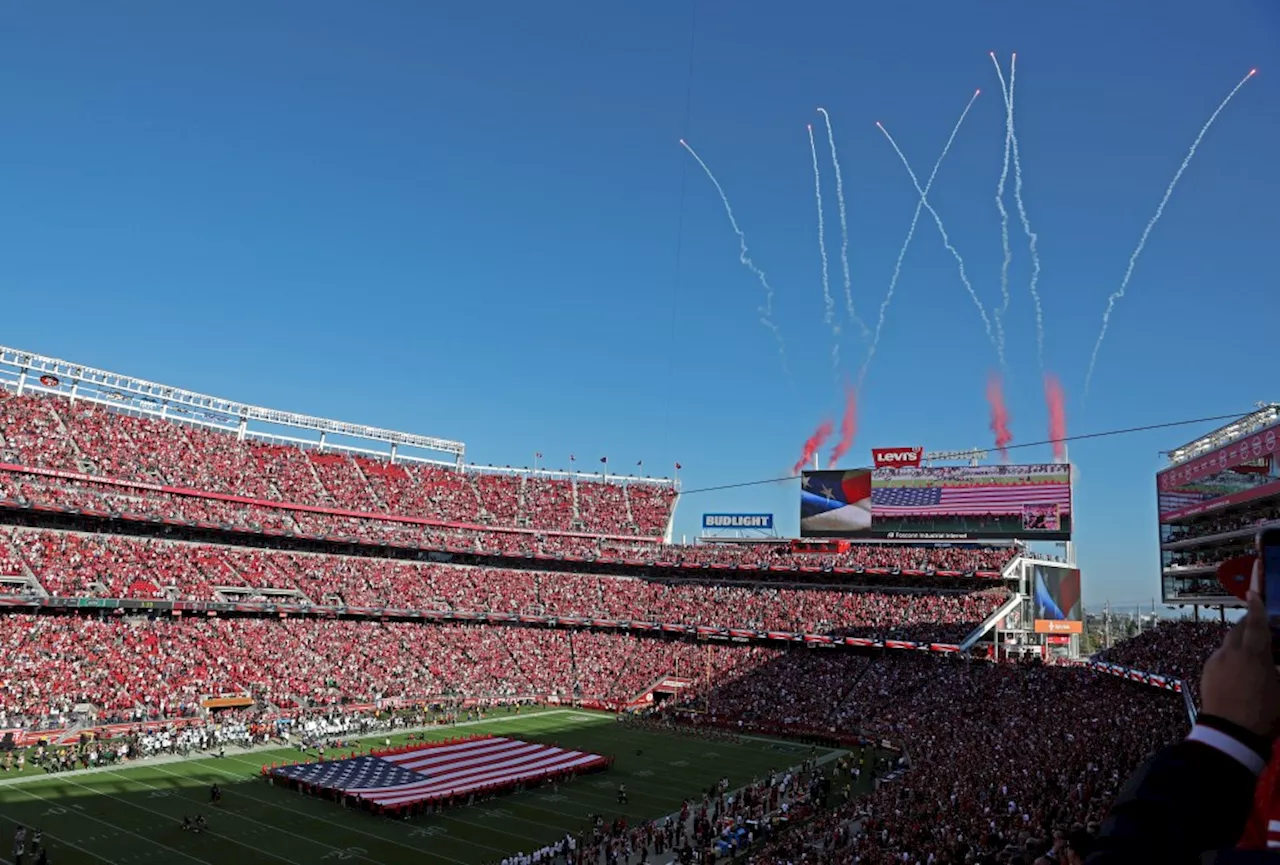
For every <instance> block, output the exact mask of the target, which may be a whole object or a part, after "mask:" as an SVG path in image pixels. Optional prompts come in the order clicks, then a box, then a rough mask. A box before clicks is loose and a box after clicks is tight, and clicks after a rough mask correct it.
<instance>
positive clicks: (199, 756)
mask: <svg viewBox="0 0 1280 865" xmlns="http://www.w3.org/2000/svg"><path fill="white" fill-rule="evenodd" d="M544 715H574V716H577V717H580V718H594V719H596V720H600V721H603V720H604V718H605V716H604V714H603V713H602V714H600V715H591V714H588V713H586V712H583V711H581V710H575V709H545V710H535V711H531V712H526V713H524V714H522V715H516V714H509V715H503V716H501V717H497V718H480V719H479V720H476V721H459V722H457V723H456V724H429V725H427V726H425V727H399V728H397V729H395V730H379V731H377V732H369V733H365V734H362V735H360V736H357V737H356V741H357V742H364V741H368V740H371V739H385V738H386V737H387V736H388V735H390V736H404V735H407V734H409V733H423V732H429V731H432V730H454V729H457V728H458V727H478V726H482V725H485V724H502V723H505V722H509V721H511V722H517V723H518V722H520V721H523V720H524V719H525V718H541V717H543V716H544ZM428 741H434V740H428ZM232 747H233V748H234V750H232V751H230V752H229V753H228V754H227V756H228V757H232V756H237V755H239V756H244V755H246V754H261V753H267V752H272V751H286V752H292V753H295V754H296V753H299V752H298V751H297V748H296V746H295V745H287V744H286V745H281V744H279V743H278V742H273V743H270V744H266V745H254V746H253V747H251V748H242V747H240V746H238V745H236V746H232ZM303 753H305V752H303ZM157 757H159V758H160V759H156V758H157ZM212 758H213V755H212V754H206V753H205V752H203V751H200V752H196V753H192V754H185V755H181V756H179V755H176V754H159V755H153V756H151V757H141V758H135V759H133V760H130V761H129V762H128V763H113V764H110V765H107V766H94V767H93V768H91V769H68V770H66V771H63V772H45V773H44V774H37V773H36V772H34V771H31V770H28V771H27V772H26V773H24V774H22V775H18V776H17V777H14V778H0V787H8V786H17V785H18V784H30V783H33V782H38V781H46V780H49V779H50V778H74V777H75V776H77V775H96V774H100V773H102V772H111V771H118V770H120V769H121V768H132V767H134V766H158V765H166V764H169V763H188V762H194V761H197V760H208V759H212Z"/></svg>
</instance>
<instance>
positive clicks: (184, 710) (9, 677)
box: [0, 613, 780, 729]
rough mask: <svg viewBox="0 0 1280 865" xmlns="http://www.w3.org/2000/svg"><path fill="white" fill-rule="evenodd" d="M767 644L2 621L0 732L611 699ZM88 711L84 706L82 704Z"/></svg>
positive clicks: (405, 629) (572, 634)
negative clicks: (404, 705)
mask: <svg viewBox="0 0 1280 865" xmlns="http://www.w3.org/2000/svg"><path fill="white" fill-rule="evenodd" d="M779 651H780V650H777V649H768V648H762V647H738V646H714V647H709V648H708V647H706V646H702V645H699V644H696V643H691V642H687V641H670V640H665V639H661V638H644V639H641V638H636V637H631V636H628V635H625V634H610V633H599V632H593V631H549V630H543V629H533V628H519V627H501V626H484V625H443V626H437V625H424V624H418V623H403V622H374V621H349V620H331V619H330V620H323V619H287V620H275V619H257V618H216V619H203V618H175V619H169V618H154V619H132V620H131V619H126V618H123V617H107V618H99V617H90V616H74V615H60V616H39V615H31V614H24V613H15V614H8V615H4V616H0V657H3V658H4V659H5V663H4V666H3V668H2V669H0V729H6V728H11V727H46V726H47V727H65V726H66V725H67V722H68V721H70V720H72V719H73V718H74V717H75V716H76V714H77V712H86V711H88V712H92V720H93V721H94V722H96V723H134V722H140V721H151V720H158V719H167V718H183V717H191V716H194V715H196V714H198V713H199V712H200V708H201V701H202V700H203V699H204V698H205V697H209V696H229V695H238V696H248V697H251V698H252V699H253V700H254V701H255V703H256V704H257V705H259V706H261V707H270V708H272V709H288V708H299V707H301V708H309V709H315V708H317V707H328V706H335V707H336V706H341V705H343V704H346V703H351V702H355V703H367V702H373V701H377V700H383V699H390V698H403V699H414V700H438V699H443V698H475V699H486V700H491V699H516V698H533V697H538V698H543V699H545V698H554V699H557V700H560V701H564V702H568V701H571V700H586V699H591V700H598V701H610V700H618V701H622V702H626V701H628V700H630V699H632V698H634V697H635V696H636V695H637V694H638V693H641V692H643V691H644V690H645V689H646V688H648V687H650V686H652V685H653V684H654V683H655V682H656V681H657V680H658V679H660V678H661V677H664V676H668V675H680V676H685V677H692V676H695V675H696V676H703V677H706V676H708V675H711V676H713V677H716V678H720V677H725V676H730V675H737V674H740V673H742V672H745V671H746V670H749V669H750V668H751V667H753V666H755V665H759V664H762V663H765V662H767V661H768V660H771V659H772V658H774V657H775V656H776V655H777V654H778V653H779ZM86 704H87V706H88V707H90V708H89V709H85V705H86Z"/></svg>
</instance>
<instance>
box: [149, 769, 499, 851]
mask: <svg viewBox="0 0 1280 865" xmlns="http://www.w3.org/2000/svg"><path fill="white" fill-rule="evenodd" d="M224 759H234V758H231V757H227V758H224ZM153 768H155V769H159V770H160V771H162V772H164V773H165V774H166V775H172V776H173V777H174V778H181V779H184V780H194V779H192V778H191V776H189V775H181V774H179V773H177V772H170V771H168V770H166V769H164V768H163V767H161V766H155V767H153ZM202 768H208V769H212V770H214V771H216V772H221V773H222V774H223V775H226V776H227V777H228V778H236V779H243V777H244V776H242V775H239V774H237V773H235V772H228V771H227V770H226V769H220V768H218V767H216V766H202ZM222 792H223V793H234V794H235V795H236V796H239V797H241V798H244V799H247V800H249V801H250V802H257V803H258V804H259V805H267V806H269V807H271V808H279V809H280V810H281V811H288V812H289V813H290V814H296V815H297V816H299V817H303V818H305V819H307V820H318V821H320V822H321V823H332V822H333V821H331V820H330V819H329V818H328V817H325V816H323V815H321V814H308V813H307V812H306V811H299V810H298V809H296V808H290V807H288V806H287V805H281V804H280V803H279V802H272V801H271V800H270V799H269V798H265V797H261V796H252V795H250V794H248V793H245V792H244V791H242V790H233V789H231V788H228V789H225V790H223V791H222ZM439 828H441V831H447V830H444V829H443V827H439ZM342 829H343V831H345V832H354V833H356V834H357V835H363V836H364V837H366V838H372V839H374V840H375V841H381V842H383V843H386V844H391V845H393V846H396V847H403V848H404V849H406V850H411V851H413V852H414V853H419V854H421V855H424V856H439V857H440V858H441V859H448V860H449V861H450V862H457V863H458V865H467V863H465V862H463V861H462V860H461V859H453V858H451V857H449V856H446V855H444V854H443V853H438V852H434V851H430V850H424V849H422V848H421V847H414V846H412V845H410V844H401V843H400V842H399V841H395V840H393V839H391V838H389V837H387V836H385V835H377V834H374V833H373V832H366V831H364V830H363V829H357V828H355V827H354V826H348V825H346V824H342ZM410 834H412V833H410ZM464 840H465V839H464ZM467 843H473V842H467ZM475 846H478V847H485V849H487V850H493V851H495V852H503V851H500V850H498V848H497V847H487V846H486V845H484V844H477V845H475Z"/></svg>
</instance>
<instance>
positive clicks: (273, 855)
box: [22, 776, 302, 865]
mask: <svg viewBox="0 0 1280 865" xmlns="http://www.w3.org/2000/svg"><path fill="white" fill-rule="evenodd" d="M117 777H122V776H117ZM125 780H126V781H128V780H130V779H129V778H125ZM67 783H68V784H71V785H72V786H74V787H79V788H80V789H81V790H88V791H89V792H90V793H92V794H94V795H95V796H106V797H107V798H108V799H114V800H115V801H117V802H120V803H121V804H123V805H128V806H129V807H130V808H136V809H138V810H139V811H146V812H147V813H148V814H154V815H156V816H157V817H163V818H164V819H165V820H173V819H175V818H173V817H171V816H169V815H168V814H165V813H163V812H161V811H155V810H153V809H151V808H147V807H145V806H143V805H136V804H134V803H133V802H130V801H129V800H128V799H121V798H120V797H119V796H113V795H111V794H110V793H103V792H99V791H97V790H95V789H93V788H92V787H86V786H85V785H84V784H77V783H76V782H75V781H68V782H67ZM22 792H24V793H25V792H26V790H23V791H22ZM82 813H83V812H82ZM99 822H102V821H99ZM125 831H128V830H125ZM204 831H205V832H208V833H209V834H210V835H212V836H213V837H215V838H221V839H222V840H224V841H230V842H231V843H232V844H235V845H236V846H237V847H243V848H244V849H246V850H252V851H253V852H255V853H259V854H262V855H265V856H270V857H271V858H272V859H279V860H280V861H281V862H288V863H290V865H302V863H301V862H295V861H293V860H292V859H290V858H289V857H287V856H281V855H280V854H279V853H271V852H269V851H267V850H258V849H257V848H255V847H250V846H249V845H248V844H241V843H240V842H239V841H237V840H236V839H234V838H229V837H227V836H226V835H220V834H218V833H217V832H214V831H213V830H212V829H207V828H206V829H205V830H204ZM129 834H130V835H135V834H137V833H135V832H129ZM138 837H139V838H141V837H143V836H141V835H138ZM151 843H153V844H159V845H160V846H161V847H164V846H165V845H164V844H160V842H159V841H154V840H153V841H152V842H151ZM169 849H173V848H169ZM190 858H192V859H195V860H196V861H197V862H204V860H203V859H197V858H196V857H194V856H191V857H190ZM205 865H209V863H205Z"/></svg>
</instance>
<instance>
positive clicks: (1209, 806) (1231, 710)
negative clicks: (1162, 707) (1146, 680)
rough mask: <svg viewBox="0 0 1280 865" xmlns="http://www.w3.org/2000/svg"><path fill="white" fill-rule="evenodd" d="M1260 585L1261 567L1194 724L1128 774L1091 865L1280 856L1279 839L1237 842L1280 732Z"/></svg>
mask: <svg viewBox="0 0 1280 865" xmlns="http://www.w3.org/2000/svg"><path fill="white" fill-rule="evenodd" d="M1260 585H1261V575H1260V573H1259V568H1258V566H1257V565H1256V564H1255V565H1254V571H1253V581H1252V584H1251V586H1250V589H1249V594H1248V613H1247V614H1246V615H1245V617H1244V619H1242V620H1241V621H1240V622H1239V624H1237V625H1236V626H1235V627H1234V628H1232V629H1231V631H1230V632H1228V634H1227V636H1226V639H1224V640H1223V642H1222V646H1221V647H1219V648H1218V650H1217V651H1216V652H1214V653H1213V655H1212V656H1210V658H1209V660H1208V661H1206V662H1205V665H1204V672H1203V674H1202V677H1201V680H1200V693H1201V712H1200V715H1199V716H1198V717H1197V719H1196V724H1195V727H1194V728H1192V730H1191V732H1190V734H1188V735H1187V737H1186V738H1185V739H1183V740H1182V741H1181V742H1178V743H1177V744H1175V745H1171V746H1169V747H1168V748H1165V749H1164V750H1162V751H1160V752H1158V753H1157V754H1156V755H1155V756H1154V757H1152V758H1151V759H1150V760H1148V761H1147V762H1146V763H1145V764H1144V765H1143V766H1141V767H1139V768H1138V770H1137V771H1136V772H1134V774H1133V775H1132V776H1131V777H1130V778H1129V780H1128V782H1126V784H1125V786H1124V788H1123V789H1122V790H1121V791H1120V795H1119V796H1118V797H1117V799H1116V801H1115V804H1114V805H1112V807H1111V813H1110V814H1109V815H1108V817H1107V819H1106V820H1105V821H1104V822H1103V824H1102V827H1101V830H1100V832H1099V833H1098V837H1097V838H1096V839H1094V842H1093V849H1092V850H1091V851H1088V855H1087V856H1086V857H1084V860H1085V862H1086V863H1087V865H1118V863H1134V862H1151V863H1160V865H1176V863H1181V862H1191V863H1199V862H1205V863H1216V865H1247V863H1253V862H1257V863H1263V862H1267V863H1280V838H1278V840H1277V845H1276V847H1275V848H1273V849H1270V850H1267V849H1261V850H1247V849H1237V844H1238V843H1239V842H1240V841H1241V839H1242V836H1243V835H1244V832H1245V824H1246V821H1247V820H1248V819H1249V815H1250V810H1251V809H1252V807H1253V803H1254V790H1255V787H1256V786H1257V782H1258V775H1259V773H1260V772H1262V770H1263V768H1264V767H1265V766H1266V765H1267V761H1268V759H1269V758H1270V756H1271V743H1272V741H1273V740H1274V739H1275V738H1276V734H1277V733H1280V676H1278V675H1277V674H1276V667H1275V662H1274V661H1273V660H1272V653H1271V628H1270V624H1269V623H1268V621H1267V611H1266V607H1265V605H1264V603H1263V600H1262V595H1261V593H1260V590H1259V587H1260Z"/></svg>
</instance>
